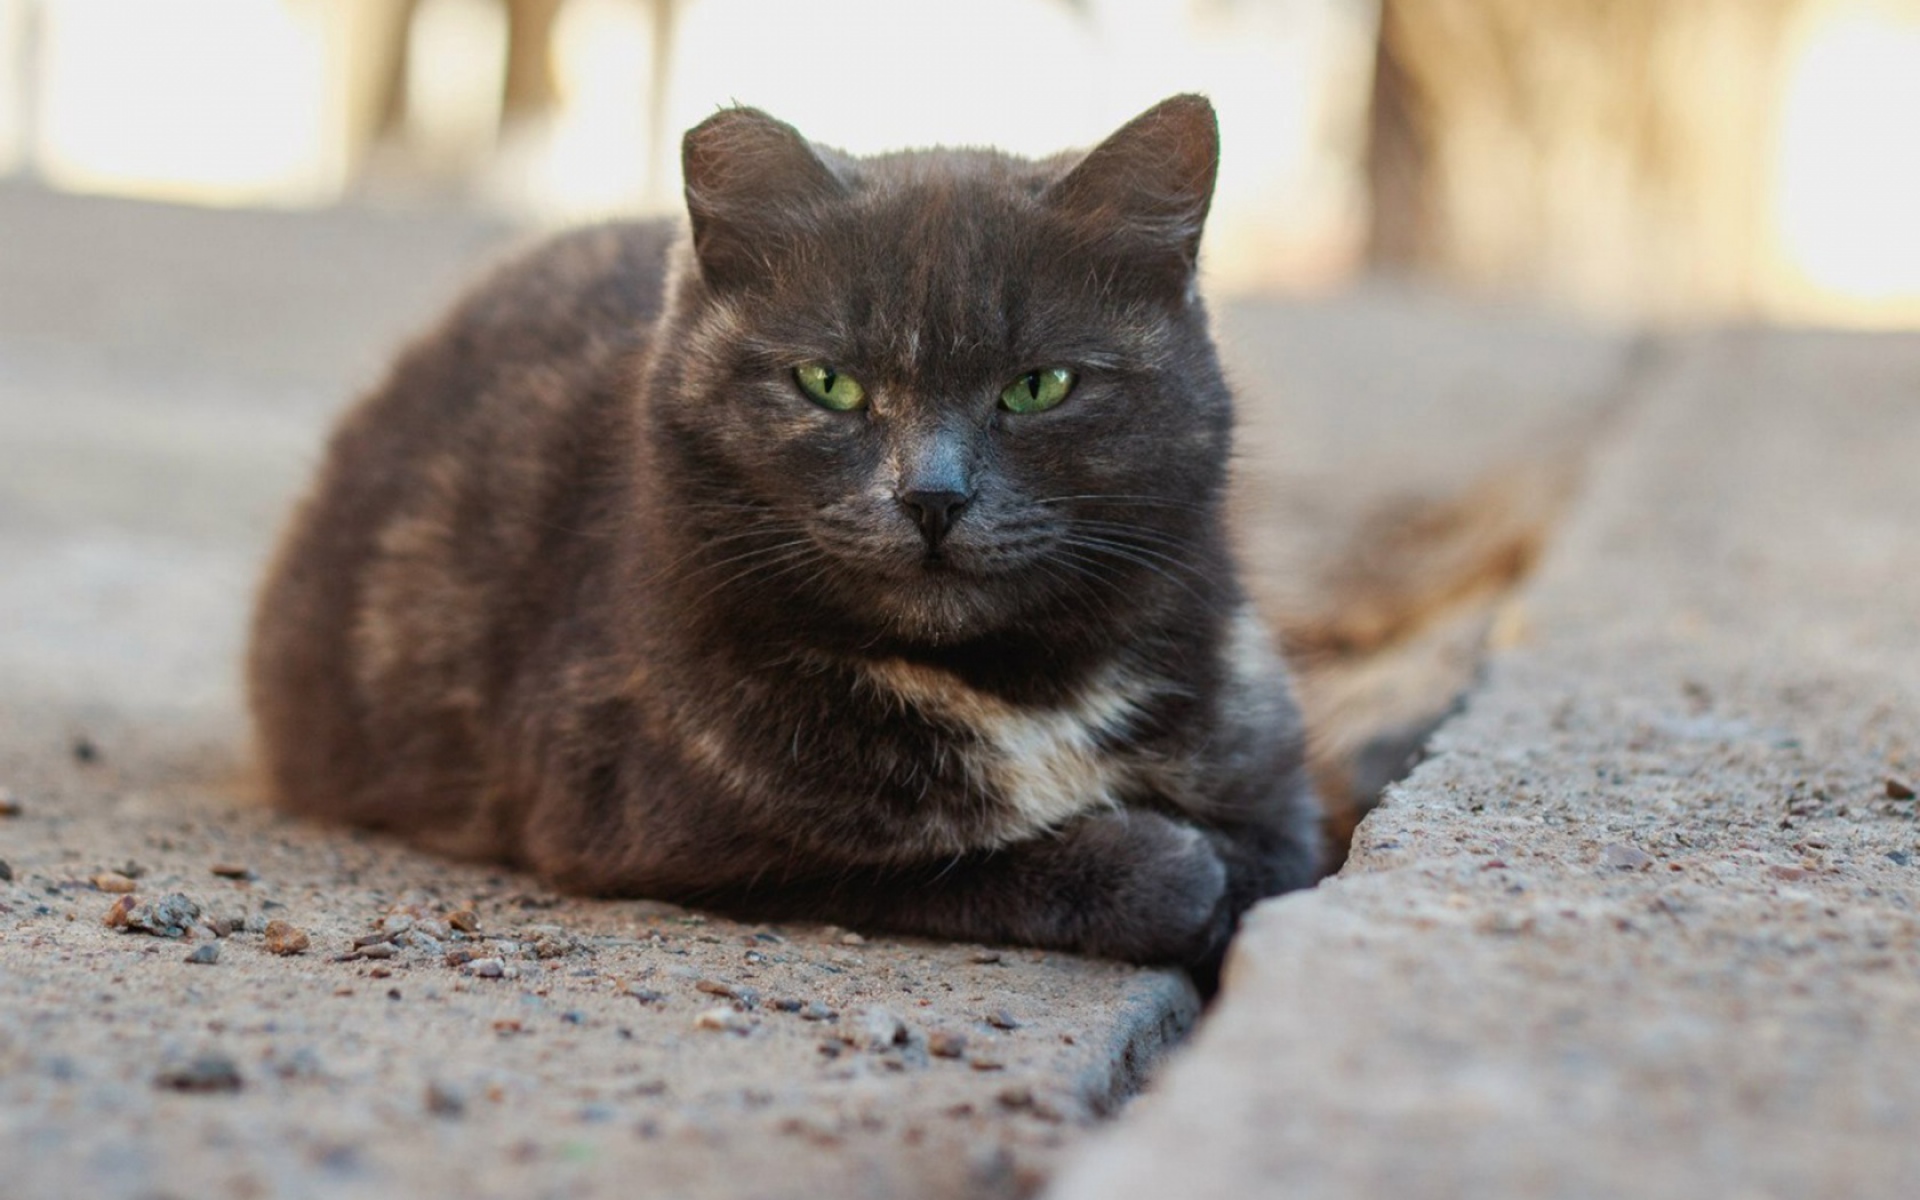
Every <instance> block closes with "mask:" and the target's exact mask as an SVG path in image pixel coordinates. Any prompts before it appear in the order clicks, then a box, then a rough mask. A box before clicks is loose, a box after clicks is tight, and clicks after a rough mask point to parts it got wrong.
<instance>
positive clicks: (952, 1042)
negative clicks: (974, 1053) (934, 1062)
mask: <svg viewBox="0 0 1920 1200" xmlns="http://www.w3.org/2000/svg"><path fill="white" fill-rule="evenodd" d="M966 1052H967V1035H966V1034H964V1033H956V1032H954V1031H953V1030H951V1029H936V1030H934V1031H933V1032H932V1033H930V1034H928V1035H927V1053H928V1054H931V1055H933V1056H934V1057H935V1058H959V1057H960V1056H962V1055H964V1054H965V1053H966Z"/></svg>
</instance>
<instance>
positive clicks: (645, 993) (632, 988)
mask: <svg viewBox="0 0 1920 1200" xmlns="http://www.w3.org/2000/svg"><path fill="white" fill-rule="evenodd" d="M627 995H629V996H632V997H633V998H634V999H635V1000H638V1001H639V1002H640V1003H642V1004H658V1003H660V1002H661V1001H662V1000H665V999H666V998H667V996H666V993H665V992H656V991H654V990H653V989H652V988H650V987H642V986H640V985H639V984H637V983H631V984H628V985H627Z"/></svg>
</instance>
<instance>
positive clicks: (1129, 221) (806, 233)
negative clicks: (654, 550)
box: [649, 96, 1231, 643]
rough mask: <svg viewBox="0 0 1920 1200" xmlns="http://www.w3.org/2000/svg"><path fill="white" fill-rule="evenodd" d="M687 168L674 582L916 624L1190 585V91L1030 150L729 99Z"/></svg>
mask: <svg viewBox="0 0 1920 1200" xmlns="http://www.w3.org/2000/svg"><path fill="white" fill-rule="evenodd" d="M684 159H685V174H686V181H687V204H688V209H689V213H690V215H691V218H692V241H691V253H690V254H689V255H688V257H687V260H686V261H685V262H683V263H682V264H681V269H680V271H679V274H678V276H677V278H676V282H675V285H674V293H673V296H672V298H671V302H670V310H669V316H668V319H667V321H666V323H665V325H664V327H663V329H662V332H661V337H660V342H659V344H658V347H657V349H656V360H655V363H656V365H655V370H654V374H653V380H654V383H653V389H652V396H651V405H652V411H651V412H650V414H649V417H650V421H651V427H652V428H653V429H654V431H655V438H654V440H655V442H656V443H657V444H658V445H659V446H660V447H661V448H662V450H663V451H664V453H663V454H662V455H661V463H660V466H661V468H662V469H663V470H664V471H666V472H667V473H668V474H669V475H670V477H671V489H672V490H671V494H670V496H669V497H663V498H662V499H663V501H664V502H665V503H668V504H670V505H672V506H674V507H675V508H676V509H677V510H678V511H676V513H675V514H674V517H673V519H674V520H675V521H676V522H680V523H681V527H682V529H683V530H684V531H685V532H686V533H688V534H689V535H690V536H692V537H693V538H694V540H695V541H697V542H699V543H701V545H700V546H698V547H697V548H696V549H695V550H694V552H693V555H692V558H691V559H689V566H688V567H686V568H684V569H685V570H686V571H687V572H689V578H690V579H692V578H694V576H693V574H692V573H696V572H697V577H698V579H699V582H700V583H701V585H702V586H703V588H710V589H711V592H712V594H713V595H715V596H717V597H725V596H726V595H727V590H728V589H733V594H735V595H738V594H747V595H750V596H753V597H758V598H761V599H764V600H768V601H777V602H779V603H780V604H781V605H782V606H783V607H784V608H785V609H786V610H787V611H795V612H799V611H805V612H810V613H815V614H826V615H827V616H829V617H830V618H831V621H832V622H834V623H838V624H839V625H841V626H844V627H846V628H849V629H852V630H855V631H856V632H857V631H860V630H863V629H868V630H871V631H872V633H873V634H874V635H875V636H877V637H885V638H890V639H907V640H919V641H925V642H934V643H938V642H948V641H954V640H958V639H964V638H969V637H974V636H978V635H981V634H985V633H989V632H992V631H994V630H995V629H998V628H1001V627H1004V626H1006V625H1008V624H1011V623H1016V622H1021V621H1029V620H1033V619H1036V618H1037V617H1039V616H1042V615H1044V614H1047V613H1056V614H1058V613H1074V612H1080V613H1082V614H1084V615H1085V617H1087V618H1095V617H1097V616H1098V615H1099V614H1100V613H1101V612H1102V611H1105V612H1108V613H1112V612H1115V611H1117V610H1118V609H1120V608H1124V607H1126V606H1128V605H1135V604H1138V603H1141V602H1145V601H1148V600H1150V599H1152V598H1155V597H1163V596H1166V595H1171V594H1174V593H1177V592H1180V591H1183V590H1184V591H1186V592H1188V593H1191V592H1193V591H1194V590H1196V589H1200V588H1204V587H1205V586H1206V582H1205V577H1204V574H1203V570H1202V566H1201V563H1200V561H1199V560H1200V559H1203V558H1204V557H1205V556H1206V554H1207V553H1209V552H1210V551H1211V549H1212V547H1213V545H1214V542H1215V540H1216V539H1215V536H1214V535H1215V533H1216V532H1217V528H1216V526H1217V520H1218V503H1219V496H1220V492H1221V488H1222V485H1223V482H1224V477H1225V468H1226V460H1227V455H1228V444H1229V437H1230V423H1231V414H1230V403H1229V400H1228V396H1227V392H1226V388H1225V386H1224V384H1223V382H1222V380H1221V377H1220V372H1219V367H1218V364H1217V362H1216V360H1215V357H1214V353H1213V348H1212V344H1211V341H1210V340H1209V338H1208V335H1207V330H1206V319H1205V314H1204V312H1203V311H1202V308H1201V306H1200V303H1199V300H1198V298H1197V296H1196V293H1195V288H1194V269H1195V260H1196V256H1197V253H1198V249H1199V241H1200V233H1201V226H1202V224H1203V222H1204V220H1205V217H1206V213H1207V207H1208V204H1209V202H1210V199H1211V196H1212V189H1213V179H1214V173H1215V167H1216V163H1217V159H1218V136H1217V133H1216V128H1215V122H1214V115H1213V109H1212V107H1211V106H1210V105H1209V104H1208V103H1207V102H1206V101H1205V100H1204V99H1201V98H1200V97H1197V96H1177V97H1174V98H1173V99H1170V100H1167V101H1164V102H1163V103H1161V104H1159V105H1158V106H1156V107H1154V108H1153V109H1151V110H1149V111H1148V112H1146V113H1144V114H1142V115H1141V116H1139V117H1137V118H1135V119H1134V120H1133V121H1131V122H1130V123H1128V124H1127V125H1126V126H1125V127H1123V128H1122V129H1120V130H1119V131H1118V132H1117V133H1115V134H1113V135H1112V136H1111V137H1109V138H1108V139H1107V140H1106V141H1105V142H1103V143H1101V144H1100V145H1099V146H1098V147H1096V148H1095V149H1093V150H1092V151H1090V152H1087V153H1085V154H1067V155H1061V156H1059V157H1057V158H1053V159H1049V160H1045V161H1039V162H1035V161H1030V160H1026V159H1022V158H1017V157H1013V156H1010V155H1006V154H1001V153H998V152H994V151H987V150H928V151H912V152H903V153H897V154H888V155H882V156H879V157H874V158H854V157H851V156H847V155H844V154H841V153H839V152H836V151H833V150H829V149H827V148H824V147H820V146H815V145H811V144H809V143H808V142H807V141H806V140H805V139H804V138H802V137H801V136H800V135H799V133H797V132H796V131H795V130H794V129H792V128H791V127H789V126H787V125H785V124H782V123H781V122H779V121H776V120H775V119H773V118H772V117H770V116H767V115H766V114H764V113H761V112H758V111H756V110H753V109H731V110H727V111H723V112H721V113H718V114H716V115H715V116H713V117H711V118H709V119H708V120H707V121H705V122H703V123H702V124H701V125H699V126H698V127H696V128H695V129H693V130H692V131H691V132H689V133H688V134H687V136H686V141H685V146H684Z"/></svg>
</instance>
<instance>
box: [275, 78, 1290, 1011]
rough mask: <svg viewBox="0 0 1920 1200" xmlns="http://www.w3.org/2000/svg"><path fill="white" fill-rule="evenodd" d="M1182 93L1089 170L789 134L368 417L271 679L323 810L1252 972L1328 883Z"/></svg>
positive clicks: (301, 528) (547, 253)
mask: <svg viewBox="0 0 1920 1200" xmlns="http://www.w3.org/2000/svg"><path fill="white" fill-rule="evenodd" d="M1218 155H1219V144H1218V134H1217V129H1216V122H1215V117H1214V113H1213V109H1212V107H1211V105H1210V104H1209V103H1208V102H1207V101H1206V100H1205V99H1203V98H1201V97H1198V96H1191V95H1184V96H1176V97H1173V98H1172V99H1169V100H1166V101H1163V102H1162V103H1160V104H1159V105H1157V106H1155V107H1154V108H1152V109H1150V110H1148V111H1147V112H1145V113H1144V114H1142V115H1140V116H1139V117H1137V118H1135V119H1134V120H1133V121H1131V122H1129V123H1128V124H1127V125H1125V126H1124V127H1122V128H1121V129H1120V130H1119V131H1118V132H1116V133H1114V134H1113V135H1112V136H1110V137H1109V138H1108V139H1107V140H1106V141H1104V142H1102V143H1101V144H1100V145H1099V146H1097V147H1096V148H1094V149H1093V150H1091V151H1089V152H1085V153H1082V154H1063V155H1060V156H1057V157H1054V158H1050V159H1046V160H1041V161H1034V160H1027V159H1023V158H1019V157H1015V156H1012V155H1008V154H1004V153H1000V152H997V151H991V150H974V149H937V150H924V151H905V152H897V153H890V154H884V155H880V156H877V157H868V158H859V157H853V156H850V155H847V154H844V153H841V152H838V151H834V150H832V149H829V148H826V147H823V146H818V145H813V144H811V143H809V142H808V141H807V140H805V139H804V138H803V137H802V136H801V135H800V134H799V133H798V132H797V131H796V130H794V129H793V128H792V127H790V126H788V125H786V124H784V123H782V122H780V121H777V120H775V119H774V118H773V117H771V116H768V115H767V114H765V113H762V112H760V111H758V110H755V109H751V108H744V107H740V108H730V109H726V110H723V111H720V112H718V113H716V114H715V115H713V116H712V117H710V118H708V119H707V120H705V121H704V122H702V123H701V124H700V125H698V126H696V127H695V128H694V129H692V130H691V131H690V132H688V133H687V134H686V137H685V140H684V145H683V162H684V168H685V182H686V188H685V192H686V202H687V210H688V217H689V218H690V219H689V220H688V221H687V222H684V223H673V222H657V223H646V222H625V223H613V224H607V225H603V226H599V227H594V228H588V229H584V230H579V231H574V232H571V233H566V234H562V235H560V236H558V237H557V238H555V239H554V240H552V241H550V242H549V243H547V244H546V245H544V246H542V247H539V248H537V249H535V250H534V251H532V252H531V253H529V254H527V255H526V256H524V257H522V258H520V259H519V260H518V261H514V262H512V263H510V264H508V265H506V266H505V267H503V268H502V269H500V270H499V271H498V272H497V273H496V274H494V275H493V276H492V277H491V278H489V279H487V280H485V281H484V282H482V283H481V284H480V286H479V287H478V288H477V289H475V290H474V291H472V292H471V293H470V294H469V295H468V296H467V297H466V298H465V299H464V300H463V301H462V302H460V303H459V304H458V306H457V307H456V308H455V309H454V310H453V312H452V314H451V315H450V316H449V317H447V318H446V320H445V321H444V322H443V323H442V324H441V325H440V326H439V327H438V328H436V329H434V330H433V331H431V332H429V333H427V334H426V335H425V336H424V337H422V338H420V339H419V340H417V341H416V342H414V343H413V344H412V345H411V346H410V348H408V349H406V350H405V351H404V352H403V353H402V354H401V356H400V357H399V359H398V361H397V362H396V364H395V365H394V366H393V368H392V370H391V373H390V374H389V376H388V377H387V379H386V380H385V382H384V383H383V384H382V385H381V386H379V387H378V388H377V389H376V390H375V391H373V392H372V393H371V394H370V395H369V396H368V397H367V398H365V399H364V400H363V401H362V402H361V403H360V404H359V405H358V406H357V407H355V408H353V409H352V410H351V411H350V412H349V413H348V414H347V415H346V417H345V418H344V419H343V421H342V423H341V425H340V427H339V428H338V430H337V432H336V433H335V434H334V436H333V439H332V442H331V444H330V446H329V449H328V451H327V455H326V460H325V463H324V465H323V467H322V469H321V472H320V475H319V479H318V481H317V483H316V485H315V486H314V488H313V490H312V491H311V493H310V494H309V495H308V496H307V497H306V499H305V500H304V501H303V503H302V504H301V505H300V507H299V509H298V511H297V512H296V514H295V515H294V517H293V519H292V521H291V525H290V528H289V530H288V531H287V533H286V534H285V536H284V538H283V541H282V543H281V545H280V548H279V550H278V552H277V555H276V557H275V560H274V562H273V564H272V565H271V567H270V568H269V571H268V575H267V579H266V582H265V584H264V586H263V588H262V590H261V593H260V597H259V602H258V607H257V612H256V616H255V622H254V627H253V632H252V643H251V647H250V651H249V661H248V684H249V694H250V701H251V706H252V710H253V713H254V717H255V722H256V726H257V733H258V742H259V746H260V750H261V755H262V758H263V762H264V766H265V768H266V771H267V775H268V777H269V779H270V782H271V787H272V789H273V791H274V794H275V797H276V800H277V803H278V804H279V805H280V806H281V807H283V808H284V809H286V810H289V811H292V812H296V813H302V814H310V815H315V816H319V817H323V818H328V819H334V820H340V821H346V822H351V823H355V824H359V825H364V826H371V827H376V828H381V829H387V830H392V831H397V832H399V833H401V834H404V835H405V836H407V837H409V838H411V839H413V840H414V841H415V842H417V843H419V844H421V845H424V846H427V847H430V848H434V849H437V850H440V851H443V852H447V853H452V854H457V855H462V856H478V857H486V858H493V859H499V860H505V861H507V862H510V863H514V864H518V865H521V866H524V867H527V868H531V869H533V870H534V871H536V872H539V873H540V874H542V875H544V876H545V877H547V878H549V879H551V880H553V881H554V882H556V883H557V884H560V885H563V886H565V887H567V888H570V889H574V890H577V891H581V892H585V893H591V894H599V895H608V896H644V897H650V898H656V899H664V900H672V901H678V902H683V903H688V904H694V905H702V906H707V907H711V908H715V909H718V910H721V911H724V912H729V913H733V914H736V915H740V916H743V917H748V918H758V919H789V920H822V921H831V922H834V923H838V924H841V925H846V926H852V927H857V928H862V929H869V930H875V931H896V932H902V933H907V934H919V935H927V936H933V937H939V938H950V939H961V940H975V941H983V942H997V943H1011V944H1024V945H1030V946H1035V947H1043V948H1052V949H1059V950H1067V951H1075V952H1081V953H1085V954H1089V955H1096V956H1103V957H1110V958H1116V959H1122V960H1128V961H1133V962H1140V963H1166V964H1184V965H1187V966H1190V967H1193V968H1195V969H1196V970H1197V971H1199V972H1201V973H1203V974H1204V973H1205V972H1207V971H1210V970H1212V969H1213V968H1215V967H1216V966H1217V964H1218V962H1219V960H1220V956H1221V953H1222V949H1223V947H1224V945H1225V943H1226V940H1227V938H1228V936H1229V935H1230V933H1231V931H1232V930H1233V928H1234V925H1235V923H1236V921H1237V919H1238V917H1239V916H1240V914H1241V913H1242V912H1243V911H1244V910H1245V909H1246V908H1247V907H1248V906H1249V905H1251V904H1252V903H1254V902H1255V901H1257V900H1259V899H1261V898H1262V897H1265V896H1269V895H1272V894H1275V893H1278V892H1281V891H1285V890H1287V889H1291V888H1297V887H1301V886H1303V885H1306V884H1309V883H1311V882H1312V881H1313V880H1314V879H1315V878H1316V873H1317V872H1318V870H1319V869H1320V864H1321V861H1322V846H1321V835H1320V832H1319V811H1318V808H1317V804H1316V801H1315V798H1314V793H1313V789H1312V787H1311V785H1310V783H1309V782H1308V778H1307V773H1306V771H1305V768H1304V764H1303V761H1302V757H1303V736H1302V731H1301V728H1300V721H1299V717H1298V715H1297V710H1296V708H1295V706H1294V702H1293V699H1292V697H1291V694H1290V690H1289V682H1288V676H1287V673H1286V670H1285V668H1284V666H1283V665H1282V663H1281V661H1280V660H1279V659H1278V658H1277V657H1276V656H1275V654H1274V652H1273V650H1272V649H1271V648H1270V646H1269V637H1268V633H1267V631H1266V629H1265V628H1264V627H1263V625H1262V624H1261V622H1260V620H1259V619H1258V618H1257V617H1256V616H1255V615H1254V613H1253V610H1252V608H1251V607H1250V606H1249V604H1248V602H1247V600H1246V597H1245V596H1244V595H1243V593H1242V590H1241V588H1240V586H1239V583H1238V582H1237V575H1236V568H1235V564H1234V561H1233V559H1232V556H1231V554H1230V552H1229V549H1228V539H1227V533H1226V529H1225V522H1224V518H1223V489H1224V486H1225V484H1226V482H1227V467H1228V457H1229V450H1230V441H1231V428H1232V402H1231V398H1230V396H1229V393H1228V389H1227V387H1226V384H1225V382H1224V381H1223V378H1222V374H1221V370H1220V366H1219V364H1218V361H1217V359H1216V355H1215V350H1214V346H1213V344H1212V342H1211V340H1210V337H1209V334H1208V325H1207V317H1206V312H1205V308H1204V306H1203V304H1202V302H1201V300H1200V298H1199V295H1198V293H1197V290H1196V286H1195V269H1196V261H1197V255H1198V251H1199V242H1200V236H1201V229H1202V225H1203V222H1204V220H1205V217H1206V214H1207V209H1208V207H1209V205H1210V202H1211V197H1212V189H1213V180H1214V175H1215V171H1216V166H1217V162H1218Z"/></svg>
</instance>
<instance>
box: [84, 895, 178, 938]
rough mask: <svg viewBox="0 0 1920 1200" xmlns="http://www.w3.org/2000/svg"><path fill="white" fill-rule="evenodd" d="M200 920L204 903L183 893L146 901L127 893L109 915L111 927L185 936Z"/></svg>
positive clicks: (164, 935)
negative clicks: (200, 903) (201, 903)
mask: <svg viewBox="0 0 1920 1200" xmlns="http://www.w3.org/2000/svg"><path fill="white" fill-rule="evenodd" d="M199 921H200V905H199V904H198V903H196V902H195V901H194V900H192V899H190V898H189V897H186V896H183V895H181V894H180V893H179V892H170V893H168V894H167V895H165V896H162V897H160V899H158V900H142V901H136V900H135V898H134V897H133V896H131V895H123V896H121V897H119V898H118V899H116V900H115V901H114V902H113V907H111V908H109V909H108V910H107V915H106V923H107V925H108V927H109V928H113V929H124V930H126V931H127V932H128V933H149V934H152V935H153V936H154V937H170V938H177V937H185V936H187V931H188V930H189V929H191V928H193V927H194V926H195V925H196V924H198V923H199Z"/></svg>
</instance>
